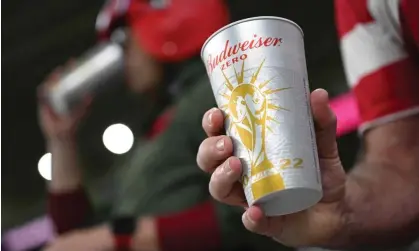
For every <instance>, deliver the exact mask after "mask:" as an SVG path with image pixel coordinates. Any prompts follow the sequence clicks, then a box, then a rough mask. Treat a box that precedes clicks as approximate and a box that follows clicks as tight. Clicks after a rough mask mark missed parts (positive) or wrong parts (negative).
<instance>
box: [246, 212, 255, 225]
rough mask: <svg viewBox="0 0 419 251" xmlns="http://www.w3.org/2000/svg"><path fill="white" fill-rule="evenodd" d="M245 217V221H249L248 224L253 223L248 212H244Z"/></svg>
mask: <svg viewBox="0 0 419 251" xmlns="http://www.w3.org/2000/svg"><path fill="white" fill-rule="evenodd" d="M245 217H246V219H247V220H248V221H250V222H252V223H254V221H253V220H252V218H251V217H250V214H249V211H248V210H246V212H245Z"/></svg>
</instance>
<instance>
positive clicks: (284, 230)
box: [197, 89, 346, 247]
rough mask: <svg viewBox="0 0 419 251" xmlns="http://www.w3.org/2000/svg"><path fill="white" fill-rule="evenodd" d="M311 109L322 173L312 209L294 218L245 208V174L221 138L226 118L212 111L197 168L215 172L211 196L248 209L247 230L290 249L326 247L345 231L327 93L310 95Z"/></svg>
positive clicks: (342, 180)
mask: <svg viewBox="0 0 419 251" xmlns="http://www.w3.org/2000/svg"><path fill="white" fill-rule="evenodd" d="M311 107H312V111H313V116H314V120H315V124H316V139H317V147H318V154H319V162H320V169H321V174H322V185H323V193H324V195H323V199H322V200H321V201H320V202H319V203H318V204H317V205H316V206H314V207H312V208H310V209H308V210H305V211H302V212H299V213H295V214H290V215H285V216H278V217H266V216H264V214H263V211H262V210H261V208H260V207H258V206H257V205H254V206H251V207H250V208H247V206H248V205H247V203H246V199H245V196H244V192H243V188H242V185H241V183H239V179H240V177H241V173H242V169H241V164H240V161H239V159H238V158H236V157H232V154H233V144H232V141H231V139H230V138H229V137H227V136H225V135H221V134H222V131H223V124H224V121H223V114H222V113H221V111H220V110H218V109H215V108H213V109H212V110H210V111H208V112H207V113H206V114H205V115H204V118H203V122H202V126H203V128H204V130H205V131H206V133H207V134H208V136H209V138H207V139H205V140H204V141H203V142H202V144H201V146H200V148H199V152H198V156H197V162H198V165H199V167H200V168H201V169H202V170H204V171H206V172H210V173H212V176H211V181H210V184H209V190H210V193H211V195H212V196H213V197H214V198H215V199H217V200H219V201H221V202H223V203H226V204H229V205H236V206H244V207H245V208H246V212H245V213H244V214H243V217H242V221H243V224H244V225H245V227H246V228H247V229H249V230H250V231H253V232H255V233H259V234H262V235H267V236H270V237H273V238H274V239H275V240H277V241H278V242H281V243H283V244H285V245H287V246H294V247H301V246H322V245H327V244H328V242H329V241H331V240H332V239H333V238H334V236H335V234H337V233H339V232H340V231H341V228H342V224H343V223H342V221H343V220H342V218H341V217H342V212H341V207H340V204H341V202H342V201H343V198H344V195H345V180H346V175H345V172H344V170H343V168H342V165H341V162H340V159H339V155H338V149H337V144H336V116H335V115H334V113H333V112H332V110H331V109H330V107H329V105H328V94H327V92H326V91H325V90H322V89H318V90H315V91H314V92H312V93H311Z"/></svg>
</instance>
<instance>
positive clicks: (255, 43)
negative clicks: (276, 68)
mask: <svg viewBox="0 0 419 251" xmlns="http://www.w3.org/2000/svg"><path fill="white" fill-rule="evenodd" d="M281 44H282V38H276V37H260V36H258V35H256V34H255V35H253V38H252V39H250V40H244V41H243V42H239V43H237V44H234V45H231V44H230V40H227V41H226V43H225V46H224V50H222V51H221V52H220V53H219V54H217V55H215V56H213V55H211V54H210V55H209V56H208V73H209V74H211V73H212V71H213V70H214V69H215V67H217V66H218V65H220V67H221V70H224V69H226V68H227V67H229V66H231V65H233V64H234V63H238V62H239V60H245V59H246V58H247V54H245V53H241V52H246V51H247V50H249V49H256V48H260V47H275V46H281ZM239 53H240V55H238V54H239ZM227 59H229V60H227Z"/></svg>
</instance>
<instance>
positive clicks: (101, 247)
mask: <svg viewBox="0 0 419 251" xmlns="http://www.w3.org/2000/svg"><path fill="white" fill-rule="evenodd" d="M76 250H77V251H111V250H113V239H112V234H111V231H110V230H109V228H108V227H104V226H101V227H96V228H93V229H89V230H79V231H75V232H71V233H69V234H65V235H62V236H60V237H58V238H57V239H56V240H54V241H53V242H52V243H51V244H50V245H48V246H47V247H46V248H45V249H44V251H76Z"/></svg>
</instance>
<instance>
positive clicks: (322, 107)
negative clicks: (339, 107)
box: [310, 89, 339, 159]
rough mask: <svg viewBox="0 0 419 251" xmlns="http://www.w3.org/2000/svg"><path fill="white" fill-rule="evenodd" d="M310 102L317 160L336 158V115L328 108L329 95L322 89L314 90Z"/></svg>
mask: <svg viewBox="0 0 419 251" xmlns="http://www.w3.org/2000/svg"><path fill="white" fill-rule="evenodd" d="M310 101H311V109H312V111H313V118H314V123H315V127H316V141H317V150H318V154H319V158H326V159H331V158H337V157H338V156H339V154H338V148H337V144H336V115H335V114H334V113H333V111H332V109H331V108H330V106H329V94H328V93H327V91H325V90H324V89H316V90H315V91H313V92H312V93H311V100H310Z"/></svg>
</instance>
